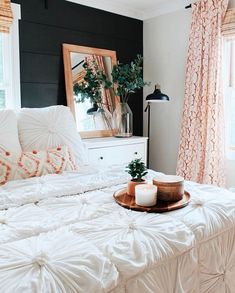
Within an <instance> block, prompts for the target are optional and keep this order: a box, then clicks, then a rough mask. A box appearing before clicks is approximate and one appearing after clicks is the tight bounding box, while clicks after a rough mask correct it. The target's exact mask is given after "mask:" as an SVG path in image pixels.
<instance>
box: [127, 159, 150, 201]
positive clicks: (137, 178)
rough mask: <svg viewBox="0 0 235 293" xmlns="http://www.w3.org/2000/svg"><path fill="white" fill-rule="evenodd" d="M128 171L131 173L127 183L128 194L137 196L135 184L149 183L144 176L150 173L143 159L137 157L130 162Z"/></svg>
mask: <svg viewBox="0 0 235 293" xmlns="http://www.w3.org/2000/svg"><path fill="white" fill-rule="evenodd" d="M126 172H127V173H128V174H130V175H131V179H130V180H129V181H128V185H127V194H128V195H131V196H135V186H136V185H138V184H145V183H147V181H146V180H145V179H144V176H145V175H147V174H148V171H147V168H146V166H145V164H144V162H143V161H142V159H135V160H133V161H131V162H130V163H129V164H128V166H127V167H126Z"/></svg>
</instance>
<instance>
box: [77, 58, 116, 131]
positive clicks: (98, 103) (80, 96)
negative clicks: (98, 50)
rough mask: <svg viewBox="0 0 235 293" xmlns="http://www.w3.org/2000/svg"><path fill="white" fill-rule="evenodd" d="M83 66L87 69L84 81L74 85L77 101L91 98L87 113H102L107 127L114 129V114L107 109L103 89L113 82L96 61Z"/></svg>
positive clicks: (108, 87)
mask: <svg viewBox="0 0 235 293" xmlns="http://www.w3.org/2000/svg"><path fill="white" fill-rule="evenodd" d="M83 68H84V70H85V76H84V78H83V79H84V81H82V82H81V83H76V84H74V86H73V91H74V95H75V102H76V103H84V101H85V99H89V100H90V102H91V104H92V108H91V109H89V110H88V111H87V114H88V115H89V114H92V113H94V112H98V113H101V115H102V116H103V119H104V121H105V123H106V125H107V127H108V128H109V129H112V115H111V113H110V112H109V111H108V110H107V107H106V105H105V104H104V103H103V98H102V94H103V90H104V89H110V88H111V87H112V83H111V82H110V81H109V80H108V78H107V77H106V75H105V73H104V72H103V71H102V70H100V69H99V68H98V65H97V63H96V62H95V61H93V62H92V66H89V65H88V63H87V62H84V64H83Z"/></svg>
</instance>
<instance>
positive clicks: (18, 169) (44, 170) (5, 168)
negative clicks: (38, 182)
mask: <svg viewBox="0 0 235 293" xmlns="http://www.w3.org/2000/svg"><path fill="white" fill-rule="evenodd" d="M74 170H77V166H76V163H75V160H74V157H73V154H72V153H71V152H70V150H69V149H68V147H67V146H61V147H57V148H54V149H49V150H46V151H36V150H33V151H31V152H22V153H21V154H20V155H16V154H15V153H12V152H10V151H5V152H0V185H2V184H5V183H6V182H7V181H10V180H17V179H26V178H30V177H39V176H42V175H46V174H60V173H62V172H64V171H74Z"/></svg>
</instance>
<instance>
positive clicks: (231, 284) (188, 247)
mask: <svg viewBox="0 0 235 293" xmlns="http://www.w3.org/2000/svg"><path fill="white" fill-rule="evenodd" d="M0 117H1V115H0ZM56 117H57V116H56ZM50 129H51V128H50ZM0 132H1V129H0ZM19 132H20V130H19ZM21 145H22V143H21ZM28 145H29V144H28ZM4 147H6V146H4ZM9 147H10V146H8V148H9ZM156 174H157V173H156V172H154V171H151V170H150V171H149V174H148V178H147V179H149V180H150V179H152V178H153V177H154V176H156ZM127 179H128V178H127V173H125V172H124V168H123V166H112V167H108V168H102V169H101V168H98V167H97V166H85V165H83V166H80V168H79V169H78V170H76V171H74V170H73V171H65V172H63V173H62V174H48V175H44V176H41V177H33V178H28V179H18V180H12V181H9V182H7V183H6V184H3V185H2V186H1V187H0V292H1V293H5V292H6V293H11V292H14V293H18V292H20V293H22V292H30V293H31V292H40V293H41V292H43V293H51V292H54V293H62V292H66V293H67V292H85V293H90V292H91V293H99V292H112V293H124V292H125V293H129V292H131V293H133V292H135V293H149V292H154V293H155V292H156V293H158V292H159V293H171V292H177V293H183V292H188V293H194V292H213V293H214V292H215V293H217V292H218V293H223V292H231V293H233V292H235V194H234V193H231V192H229V191H228V190H225V189H220V188H217V187H213V186H207V185H199V184H196V183H193V182H186V183H185V189H186V190H187V191H188V192H189V193H190V194H191V202H190V204H189V205H188V206H187V207H185V208H183V209H181V210H177V211H173V212H169V213H164V214H147V213H140V212H135V211H130V210H127V209H124V208H122V207H121V206H119V205H117V203H116V202H115V201H114V199H113V193H114V192H115V191H116V190H118V189H120V188H123V187H125V186H126V182H127Z"/></svg>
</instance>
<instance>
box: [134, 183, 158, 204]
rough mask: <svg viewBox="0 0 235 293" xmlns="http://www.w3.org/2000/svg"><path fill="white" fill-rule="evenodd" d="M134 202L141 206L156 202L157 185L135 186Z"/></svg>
mask: <svg viewBox="0 0 235 293" xmlns="http://www.w3.org/2000/svg"><path fill="white" fill-rule="evenodd" d="M135 203H136V204H137V205H139V206H143V207H152V206H155V205H156V203H157V186H155V185H152V184H140V185H136V187H135Z"/></svg>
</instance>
